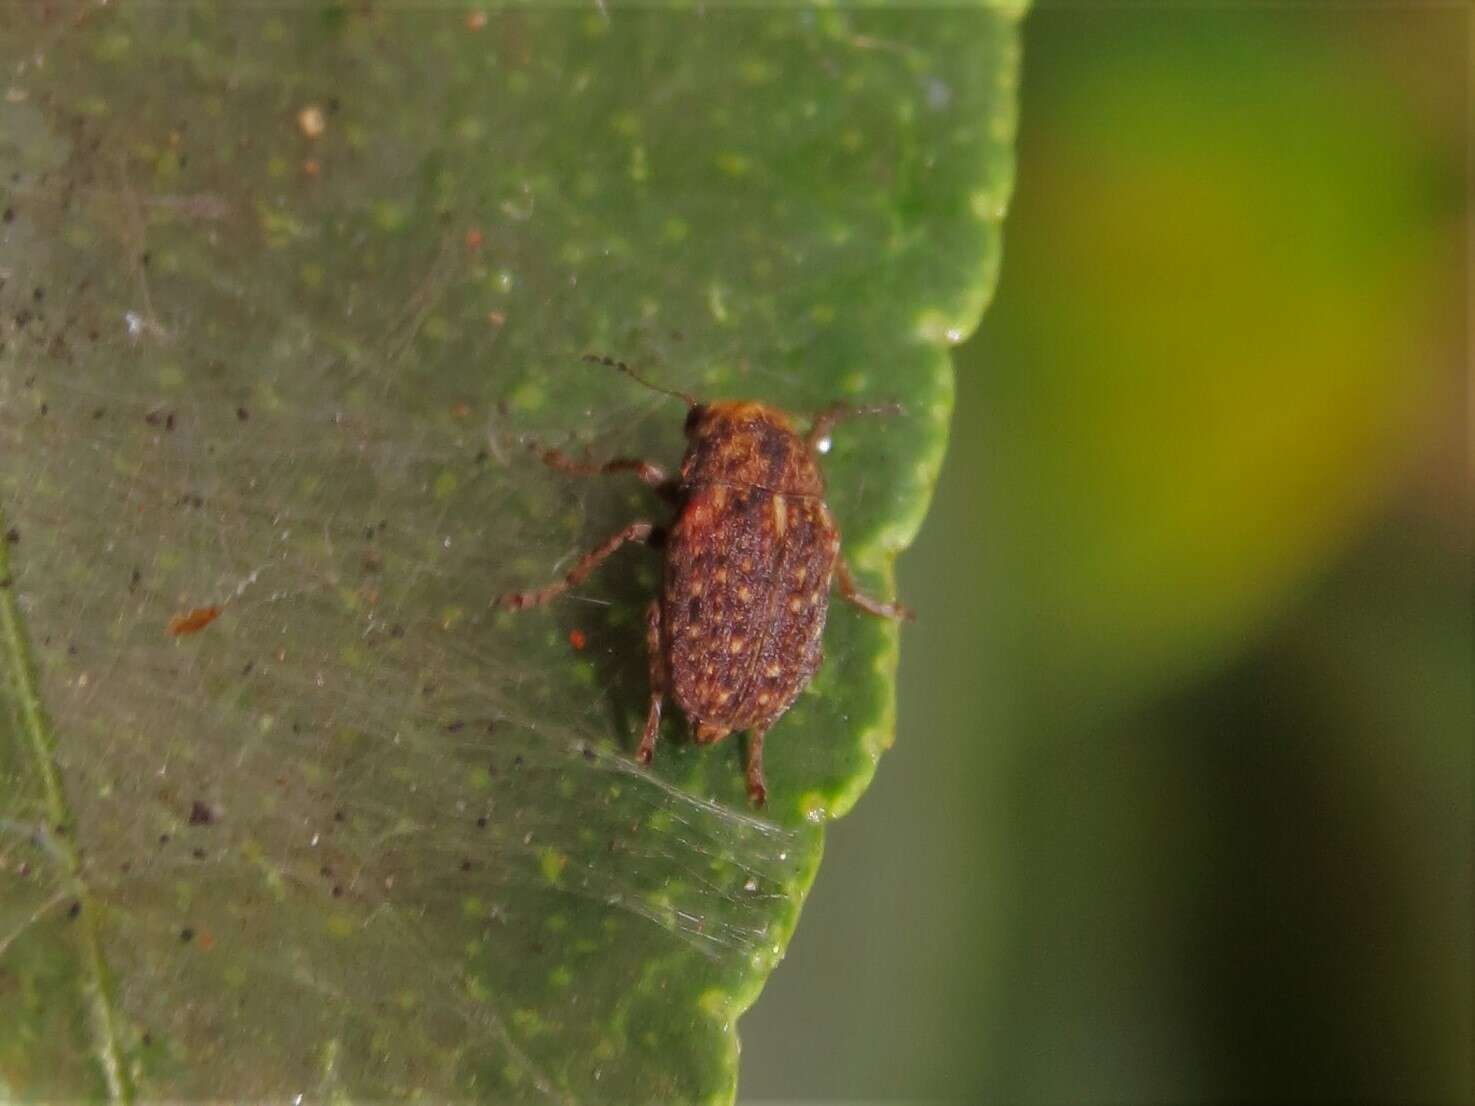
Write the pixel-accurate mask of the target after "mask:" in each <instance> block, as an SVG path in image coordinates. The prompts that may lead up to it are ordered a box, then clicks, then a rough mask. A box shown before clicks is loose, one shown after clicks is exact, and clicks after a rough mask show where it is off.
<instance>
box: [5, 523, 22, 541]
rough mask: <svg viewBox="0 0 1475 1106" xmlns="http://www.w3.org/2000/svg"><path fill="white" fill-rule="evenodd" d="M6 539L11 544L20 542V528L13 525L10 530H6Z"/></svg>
mask: <svg viewBox="0 0 1475 1106" xmlns="http://www.w3.org/2000/svg"><path fill="white" fill-rule="evenodd" d="M5 540H6V541H8V542H9V543H10V544H11V545H16V544H18V543H19V542H20V529H19V528H18V527H15V526H12V527H11V528H10V529H9V530H7V531H5Z"/></svg>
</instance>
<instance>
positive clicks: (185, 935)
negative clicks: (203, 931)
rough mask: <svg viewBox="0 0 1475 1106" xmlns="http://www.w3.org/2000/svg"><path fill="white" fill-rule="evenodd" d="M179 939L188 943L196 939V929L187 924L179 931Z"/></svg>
mask: <svg viewBox="0 0 1475 1106" xmlns="http://www.w3.org/2000/svg"><path fill="white" fill-rule="evenodd" d="M179 939H180V940H181V941H183V942H185V943H186V944H188V943H189V942H191V941H193V940H194V939H195V931H194V930H192V929H191V928H190V927H189V926H185V927H184V928H183V929H181V930H180V931H179Z"/></svg>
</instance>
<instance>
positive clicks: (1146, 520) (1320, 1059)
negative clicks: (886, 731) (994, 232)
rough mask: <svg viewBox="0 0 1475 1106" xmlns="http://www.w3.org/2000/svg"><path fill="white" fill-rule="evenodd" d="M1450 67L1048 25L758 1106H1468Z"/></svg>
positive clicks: (1299, 47)
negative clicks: (987, 271)
mask: <svg viewBox="0 0 1475 1106" xmlns="http://www.w3.org/2000/svg"><path fill="white" fill-rule="evenodd" d="M1472 42H1475V17H1472V15H1471V11H1470V9H1468V8H1464V7H1460V6H1458V5H1455V6H1445V7H1438V6H1420V7H1414V6H1407V5H1405V6H1399V7H1390V8H1387V9H1381V10H1380V9H1377V8H1368V7H1359V8H1356V9H1353V8H1350V7H1347V6H1343V5H1336V6H1335V10H1332V9H1327V8H1323V9H1320V10H1318V9H1314V8H1301V7H1292V6H1286V7H1277V6H1265V7H1255V8H1251V7H1248V6H1246V7H1242V8H1210V7H1193V8H1185V9H1171V8H1166V7H1157V6H1149V7H1147V8H1136V9H1129V8H1123V7H1099V8H1098V7H1090V6H1059V7H1057V6H1048V5H1046V6H1041V7H1039V8H1037V9H1036V10H1035V11H1034V12H1033V14H1032V15H1031V16H1030V18H1029V20H1028V22H1027V24H1026V31H1025V77H1024V84H1023V87H1022V90H1021V95H1022V116H1021V121H1020V136H1019V144H1018V150H1019V173H1018V182H1017V187H1016V193H1015V202H1014V206H1013V209H1012V211H1011V213H1010V216H1009V222H1008V226H1007V233H1006V243H1005V259H1004V267H1003V275H1002V282H1001V285H1000V288H999V291H998V295H997V297H996V300H995V302H994V304H993V306H992V307H991V308H990V311H989V313H988V315H987V317H986V318H985V320H984V324H983V327H982V330H981V332H980V333H979V334H978V335H977V336H976V337H975V338H973V339H972V340H971V341H970V342H969V343H968V344H967V345H966V346H964V347H963V348H961V349H960V350H959V351H958V355H957V368H958V406H957V416H956V419H955V422H954V425H953V441H952V444H951V446H950V452H949V457H948V461H947V466H946V469H945V471H944V474H943V480H942V484H941V486H940V488H939V490H938V496H937V500H936V502H935V504H934V508H933V511H932V514H931V516H930V517H929V520H928V522H927V525H926V527H925V529H924V531H923V534H922V536H921V539H920V541H919V542H918V544H917V546H916V547H915V548H914V549H913V550H912V551H910V552H909V553H908V554H907V555H906V556H905V557H904V558H903V560H902V562H901V588H902V594H903V596H904V597H905V598H906V599H907V600H908V601H909V602H911V603H913V604H915V605H916V606H917V607H918V608H919V611H920V621H919V623H918V624H917V625H916V626H913V627H909V628H908V629H907V630H906V632H905V634H904V638H903V641H904V645H903V659H902V675H901V687H900V696H901V701H900V718H899V724H898V735H897V744H896V747H895V749H893V750H892V752H891V753H889V754H888V756H887V757H886V759H885V760H884V761H883V762H882V766H881V770H880V773H879V775H878V776H877V779H876V784H875V786H874V787H873V789H872V790H871V792H870V793H869V794H868V795H867V796H866V797H865V799H864V800H863V801H862V802H861V803H860V804H859V806H858V807H857V809H856V811H855V812H854V813H853V814H852V815H851V816H850V817H849V818H847V819H845V820H844V821H843V822H841V823H838V824H837V825H835V826H834V827H833V828H832V830H831V836H830V844H829V855H828V856H827V858H826V862H825V865H824V867H823V868H822V869H821V873H820V878H819V882H818V885H817V887H816V889H815V892H814V894H813V896H812V898H811V900H810V903H809V905H808V907H807V908H806V913H805V917H804V920H803V923H802V924H801V925H800V927H799V933H798V935H797V937H796V939H795V941H794V944H793V947H792V948H791V950H790V954H789V958H788V960H787V961H786V962H785V963H784V965H783V966H782V967H781V968H780V969H779V971H778V972H777V973H776V974H775V975H774V977H773V979H772V981H771V982H770V984H769V986H768V989H767V991H766V992H765V994H764V996H763V998H762V999H761V1001H760V1002H759V1004H758V1005H757V1007H755V1009H754V1010H753V1011H752V1012H751V1013H750V1014H749V1015H748V1016H747V1017H746V1018H745V1019H744V1021H743V1023H742V1026H741V1030H742V1036H743V1043H744V1058H743V1069H742V1082H741V1091H742V1096H743V1098H744V1099H746V1100H757V1099H775V1098H832V1099H833V1098H852V1099H853V1098H870V1099H877V1098H892V1099H895V1098H911V1099H919V1098H920V1099H928V1098H930V1099H936V1098H962V1099H967V1100H971V1101H1008V1102H1108V1101H1112V1102H1135V1101H1145V1100H1154V1101H1174V1102H1180V1101H1205V1100H1215V1101H1230V1100H1245V1099H1275V1100H1305V1099H1309V1098H1321V1099H1338V1100H1363V1101H1385V1102H1395V1101H1396V1102H1414V1101H1449V1102H1466V1101H1469V1100H1470V1099H1471V1097H1472V1093H1475V1092H1472V1067H1471V1065H1472V1059H1471V1042H1472V1039H1475V1038H1472V1033H1475V1025H1472V1013H1471V1004H1472V978H1475V977H1472V960H1471V939H1472V895H1471V844H1472V836H1471V835H1472V813H1471V808H1472V771H1471V766H1472V733H1475V727H1472V721H1475V714H1472V712H1475V702H1472V674H1475V649H1472V624H1475V620H1472V604H1471V582H1472V576H1471V558H1470V553H1471V540H1470V534H1471V527H1470V523H1471V502H1470V494H1469V493H1470V482H1469V470H1468V465H1467V457H1468V454H1467V437H1468V430H1469V414H1470V406H1469V391H1468V388H1469V385H1468V369H1469V347H1468V343H1469V340H1470V330H1469V315H1470V300H1471V288H1470V283H1469V273H1468V263H1469V261H1468V258H1469V254H1468V250H1469V241H1470V239H1469V230H1468V227H1469V223H1468V220H1469V218H1470V201H1471V182H1470V178H1469V168H1468V164H1469V163H1468V160H1467V159H1468V157H1469V154H1468V151H1469V148H1470V141H1471V138H1470V130H1471V123H1470V120H1471V107H1470V104H1471V98H1470V97H1471V92H1470V87H1469V82H1470V75H1471V70H1472V50H1475V48H1472Z"/></svg>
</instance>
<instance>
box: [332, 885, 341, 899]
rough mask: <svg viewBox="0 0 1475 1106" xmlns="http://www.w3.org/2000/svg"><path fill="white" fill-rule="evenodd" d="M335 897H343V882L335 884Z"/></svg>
mask: <svg viewBox="0 0 1475 1106" xmlns="http://www.w3.org/2000/svg"><path fill="white" fill-rule="evenodd" d="M333 897H334V898H335V899H341V898H342V897H343V885H342V884H339V883H335V884H333Z"/></svg>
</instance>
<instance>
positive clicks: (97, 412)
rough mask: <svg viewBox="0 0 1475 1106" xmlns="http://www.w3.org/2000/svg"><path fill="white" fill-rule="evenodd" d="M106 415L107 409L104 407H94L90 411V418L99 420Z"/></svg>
mask: <svg viewBox="0 0 1475 1106" xmlns="http://www.w3.org/2000/svg"><path fill="white" fill-rule="evenodd" d="M107 413H108V409H107V408H106V407H95V408H93V411H92V417H93V418H95V419H100V418H102V417H103V416H104V415H105V414H107Z"/></svg>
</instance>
